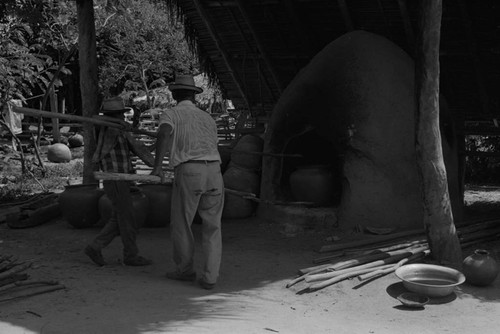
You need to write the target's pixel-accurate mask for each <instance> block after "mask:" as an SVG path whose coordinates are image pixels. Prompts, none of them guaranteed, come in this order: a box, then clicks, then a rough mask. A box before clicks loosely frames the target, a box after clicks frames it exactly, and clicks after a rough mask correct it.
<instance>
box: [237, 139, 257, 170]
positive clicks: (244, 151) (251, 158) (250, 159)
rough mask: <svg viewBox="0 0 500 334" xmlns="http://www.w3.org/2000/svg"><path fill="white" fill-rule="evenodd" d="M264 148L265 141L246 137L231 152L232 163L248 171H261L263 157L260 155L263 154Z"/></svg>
mask: <svg viewBox="0 0 500 334" xmlns="http://www.w3.org/2000/svg"><path fill="white" fill-rule="evenodd" d="M263 147H264V140H263V139H262V138H260V137H258V136H254V135H245V136H243V137H241V139H240V140H239V141H238V142H237V143H236V145H235V146H234V149H233V151H232V152H231V163H232V164H236V165H238V166H239V167H243V168H246V169H251V170H260V169H261V167H262V166H261V164H262V156H261V155H260V154H258V153H260V152H262V148H263Z"/></svg>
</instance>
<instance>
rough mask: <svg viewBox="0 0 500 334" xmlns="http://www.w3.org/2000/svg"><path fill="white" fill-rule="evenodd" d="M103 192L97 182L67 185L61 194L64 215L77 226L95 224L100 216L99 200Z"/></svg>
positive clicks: (60, 201)
mask: <svg viewBox="0 0 500 334" xmlns="http://www.w3.org/2000/svg"><path fill="white" fill-rule="evenodd" d="M103 194H104V191H102V190H101V189H99V185H98V184H97V183H91V184H78V185H70V186H66V187H65V189H64V191H63V192H62V193H61V194H60V195H59V207H60V209H61V214H62V216H63V217H64V218H65V219H66V221H67V222H68V223H69V224H70V225H72V226H73V227H76V228H84V227H90V226H93V225H95V224H96V223H97V222H98V221H99V218H100V215H99V209H98V202H99V198H101V196H102V195H103Z"/></svg>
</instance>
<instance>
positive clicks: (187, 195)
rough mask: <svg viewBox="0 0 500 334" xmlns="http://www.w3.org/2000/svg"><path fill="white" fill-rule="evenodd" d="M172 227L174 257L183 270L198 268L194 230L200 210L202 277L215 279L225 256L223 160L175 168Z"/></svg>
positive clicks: (188, 270)
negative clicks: (194, 265) (222, 229)
mask: <svg viewBox="0 0 500 334" xmlns="http://www.w3.org/2000/svg"><path fill="white" fill-rule="evenodd" d="M172 191H173V193H172V208H171V217H170V218H171V219H170V228H171V234H172V244H173V259H174V262H175V264H176V266H177V271H178V272H179V273H180V274H190V273H193V272H194V267H193V258H194V249H195V246H194V237H193V232H192V231H191V225H192V223H193V219H194V216H195V214H196V211H198V214H199V215H200V217H201V219H202V240H201V243H202V251H203V255H202V268H203V272H202V277H201V278H202V279H203V280H205V281H206V282H208V283H215V282H216V281H217V278H218V277H219V269H220V263H221V256H222V234H221V217H222V209H223V207H224V182H223V180H222V174H221V170H220V163H219V162H206V163H205V162H196V163H192V162H186V163H183V164H181V165H179V166H177V167H175V170H174V185H173V189H172Z"/></svg>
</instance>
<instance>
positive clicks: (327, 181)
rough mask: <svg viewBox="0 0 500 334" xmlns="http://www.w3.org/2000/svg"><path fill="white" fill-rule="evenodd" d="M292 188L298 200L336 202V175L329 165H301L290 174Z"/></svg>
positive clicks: (331, 203)
mask: <svg viewBox="0 0 500 334" xmlns="http://www.w3.org/2000/svg"><path fill="white" fill-rule="evenodd" d="M290 190H291V192H292V195H293V197H294V199H295V200H296V201H300V202H312V203H314V204H315V205H317V206H329V205H333V202H334V195H335V189H334V175H333V171H332V170H331V168H330V167H329V166H328V165H308V166H299V167H297V169H296V170H295V171H294V172H292V173H291V174H290Z"/></svg>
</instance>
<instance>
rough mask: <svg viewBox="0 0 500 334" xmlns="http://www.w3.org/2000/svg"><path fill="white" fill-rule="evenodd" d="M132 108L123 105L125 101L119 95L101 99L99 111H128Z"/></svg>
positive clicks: (109, 112)
mask: <svg viewBox="0 0 500 334" xmlns="http://www.w3.org/2000/svg"><path fill="white" fill-rule="evenodd" d="M131 110H133V109H132V108H128V107H125V103H124V102H123V99H122V98H121V97H118V96H116V97H112V98H110V99H106V100H104V101H102V105H101V112H102V113H103V114H114V113H124V112H130V111H131Z"/></svg>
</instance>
